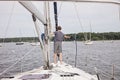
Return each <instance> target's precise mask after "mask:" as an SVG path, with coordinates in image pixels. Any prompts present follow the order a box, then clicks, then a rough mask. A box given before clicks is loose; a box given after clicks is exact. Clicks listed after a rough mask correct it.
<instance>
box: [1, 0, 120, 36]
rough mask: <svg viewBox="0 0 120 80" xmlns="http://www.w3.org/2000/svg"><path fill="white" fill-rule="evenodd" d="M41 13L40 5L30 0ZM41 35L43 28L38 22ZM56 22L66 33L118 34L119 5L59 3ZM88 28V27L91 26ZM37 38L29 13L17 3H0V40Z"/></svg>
mask: <svg viewBox="0 0 120 80" xmlns="http://www.w3.org/2000/svg"><path fill="white" fill-rule="evenodd" d="M32 3H33V4H34V5H35V6H36V8H37V9H38V10H39V11H40V12H41V13H42V14H43V2H39V1H34V2H33V1H32ZM50 10H51V12H50V15H51V23H52V31H53V32H54V31H55V25H54V15H53V2H50ZM38 23H39V26H40V29H41V30H40V33H43V32H44V30H43V28H44V26H43V25H42V23H41V22H40V21H38ZM58 23H59V25H60V26H62V31H63V32H64V33H65V34H70V33H79V32H120V20H119V6H118V5H115V4H106V3H104V4H101V3H83V2H82V3H81V2H78V3H75V2H58ZM90 26H91V27H90ZM23 36H24V37H32V36H36V31H35V26H34V23H33V21H32V18H31V13H30V12H29V11H27V10H26V9H25V8H24V7H23V6H22V5H21V4H19V3H18V2H16V1H0V38H7V37H23Z"/></svg>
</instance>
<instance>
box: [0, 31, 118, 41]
mask: <svg viewBox="0 0 120 80" xmlns="http://www.w3.org/2000/svg"><path fill="white" fill-rule="evenodd" d="M86 34H87V38H88V39H89V38H90V36H89V35H90V34H91V40H92V41H97V40H120V32H104V33H95V32H93V33H90V32H84V33H72V34H66V35H68V36H71V38H70V39H65V41H74V40H77V41H84V40H85V35H86ZM51 40H52V41H53V40H54V37H52V38H51ZM21 41H23V42H37V41H39V39H38V37H22V38H0V42H21Z"/></svg>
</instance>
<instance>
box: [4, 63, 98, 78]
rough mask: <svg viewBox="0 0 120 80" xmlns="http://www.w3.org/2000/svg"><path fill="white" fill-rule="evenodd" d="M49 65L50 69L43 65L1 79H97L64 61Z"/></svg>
mask: <svg viewBox="0 0 120 80" xmlns="http://www.w3.org/2000/svg"><path fill="white" fill-rule="evenodd" d="M51 66H52V68H51V70H44V69H43V67H40V68H38V69H34V70H31V71H27V72H24V73H20V74H17V75H15V76H14V78H4V79H2V80H98V79H97V77H96V76H95V75H91V74H89V73H86V72H85V71H83V70H80V69H78V68H75V67H72V66H71V65H68V64H66V63H63V64H62V65H61V64H60V63H59V64H56V65H55V64H54V63H52V64H51Z"/></svg>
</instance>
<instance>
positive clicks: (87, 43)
mask: <svg viewBox="0 0 120 80" xmlns="http://www.w3.org/2000/svg"><path fill="white" fill-rule="evenodd" d="M91 32H92V28H91V22H90V32H89V39H88V36H87V33H85V42H84V44H86V45H90V44H93V42H92V41H91Z"/></svg>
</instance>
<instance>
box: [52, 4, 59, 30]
mask: <svg viewBox="0 0 120 80" xmlns="http://www.w3.org/2000/svg"><path fill="white" fill-rule="evenodd" d="M53 5H54V17H55V28H56V31H57V26H58V14H57V2H54V3H53Z"/></svg>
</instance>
